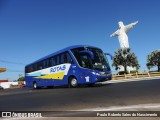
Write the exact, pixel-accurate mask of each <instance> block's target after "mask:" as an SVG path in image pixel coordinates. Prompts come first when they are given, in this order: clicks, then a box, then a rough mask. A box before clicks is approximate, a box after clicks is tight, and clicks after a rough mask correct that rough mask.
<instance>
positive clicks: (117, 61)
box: [112, 48, 140, 72]
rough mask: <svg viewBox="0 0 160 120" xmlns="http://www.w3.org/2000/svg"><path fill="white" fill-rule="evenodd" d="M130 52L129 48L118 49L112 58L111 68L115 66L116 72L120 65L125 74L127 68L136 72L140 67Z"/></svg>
mask: <svg viewBox="0 0 160 120" xmlns="http://www.w3.org/2000/svg"><path fill="white" fill-rule="evenodd" d="M130 51H131V50H130V48H126V49H118V50H117V51H116V52H115V55H114V56H113V63H112V66H115V67H116V70H118V68H119V66H120V65H122V66H123V67H124V71H125V72H127V66H132V67H136V69H137V70H138V69H139V67H140V65H139V64H138V60H137V57H136V55H135V54H134V53H131V52H130Z"/></svg>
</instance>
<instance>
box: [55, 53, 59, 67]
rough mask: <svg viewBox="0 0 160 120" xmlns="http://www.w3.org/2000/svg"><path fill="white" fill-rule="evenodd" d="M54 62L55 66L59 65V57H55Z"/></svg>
mask: <svg viewBox="0 0 160 120" xmlns="http://www.w3.org/2000/svg"><path fill="white" fill-rule="evenodd" d="M55 60H56V65H59V64H60V55H57V56H56V57H55Z"/></svg>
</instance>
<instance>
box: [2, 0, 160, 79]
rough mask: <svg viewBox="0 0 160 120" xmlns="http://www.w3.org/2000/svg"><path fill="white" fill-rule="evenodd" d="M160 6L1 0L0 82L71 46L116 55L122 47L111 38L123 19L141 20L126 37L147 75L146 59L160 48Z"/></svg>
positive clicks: (132, 0) (117, 0) (106, 0)
mask: <svg viewBox="0 0 160 120" xmlns="http://www.w3.org/2000/svg"><path fill="white" fill-rule="evenodd" d="M159 6H160V1H159V0H0V67H6V68H7V71H6V72H4V73H0V79H9V80H10V81H12V80H16V79H18V77H19V76H20V75H24V67H25V65H27V64H29V63H31V62H33V61H35V60H37V59H39V58H41V57H44V56H46V55H48V54H51V53H53V52H56V51H58V50H60V49H63V48H65V47H68V46H72V45H92V46H96V47H99V48H101V49H102V50H103V51H104V52H108V53H110V54H112V55H114V52H115V51H116V50H117V49H119V48H120V45H119V42H118V38H117V37H110V35H111V34H112V33H113V32H115V31H116V30H117V29H118V22H119V21H123V22H124V24H125V25H127V24H130V23H132V22H134V21H139V23H138V24H137V25H136V26H134V28H133V29H132V30H130V32H129V33H128V37H129V44H130V48H131V51H132V52H134V53H135V54H136V55H137V58H138V61H139V64H140V65H141V68H140V70H142V71H143V70H144V69H146V56H147V55H148V54H150V53H151V52H152V51H154V50H157V49H160V33H159V28H160V15H159V14H160V7H159ZM109 62H110V65H111V64H112V61H111V60H109ZM111 68H112V71H113V72H115V69H114V67H112V66H111Z"/></svg>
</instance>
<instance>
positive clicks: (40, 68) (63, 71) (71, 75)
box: [25, 45, 112, 89]
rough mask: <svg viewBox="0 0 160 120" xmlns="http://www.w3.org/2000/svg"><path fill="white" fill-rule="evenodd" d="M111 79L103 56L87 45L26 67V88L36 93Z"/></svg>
mask: <svg viewBox="0 0 160 120" xmlns="http://www.w3.org/2000/svg"><path fill="white" fill-rule="evenodd" d="M111 78H112V74H111V69H110V66H109V63H108V60H107V57H106V55H105V54H104V52H103V51H102V50H101V49H100V48H97V47H93V46H87V45H76V46H71V47H67V48H65V49H62V50H60V51H57V52H55V53H53V54H50V55H48V56H46V57H43V58H41V59H39V60H37V61H35V62H33V63H31V64H28V65H27V66H25V80H26V86H27V87H32V88H35V89H36V88H39V87H51V86H61V85H68V86H69V87H77V86H78V85H80V84H88V85H92V84H95V83H96V82H102V81H107V80H111Z"/></svg>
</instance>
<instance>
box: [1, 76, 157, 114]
mask: <svg viewBox="0 0 160 120" xmlns="http://www.w3.org/2000/svg"><path fill="white" fill-rule="evenodd" d="M157 103H160V79H154V80H143V81H134V82H125V83H123V82H122V83H116V84H114V83H109V84H104V85H102V84H97V85H95V86H94V87H87V86H81V87H78V88H67V87H58V88H52V89H37V90H33V89H30V88H20V89H6V90H1V91H0V111H64V110H67V111H68V110H73V111H74V110H77V111H81V110H82V111H83V110H87V109H88V110H92V109H95V108H108V107H111V106H129V105H139V104H157ZM148 110H149V109H148ZM157 111H160V109H157Z"/></svg>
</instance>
